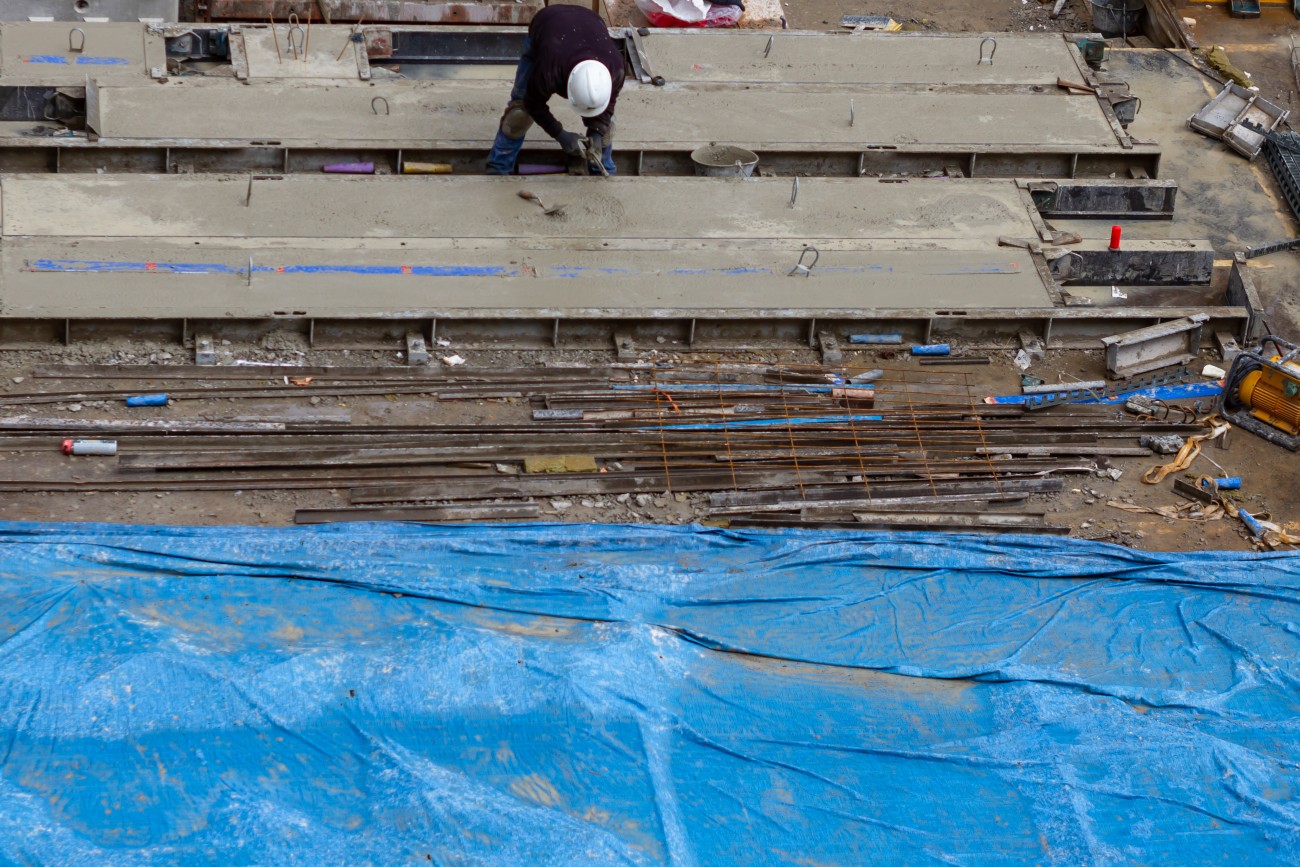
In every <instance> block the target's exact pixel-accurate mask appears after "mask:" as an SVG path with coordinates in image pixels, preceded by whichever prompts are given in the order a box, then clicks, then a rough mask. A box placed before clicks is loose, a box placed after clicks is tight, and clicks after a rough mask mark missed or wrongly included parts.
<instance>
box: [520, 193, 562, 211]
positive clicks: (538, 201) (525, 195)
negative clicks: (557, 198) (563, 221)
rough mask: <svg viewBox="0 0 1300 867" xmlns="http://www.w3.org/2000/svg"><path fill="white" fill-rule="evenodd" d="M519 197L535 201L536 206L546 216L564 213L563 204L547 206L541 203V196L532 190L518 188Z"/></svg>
mask: <svg viewBox="0 0 1300 867" xmlns="http://www.w3.org/2000/svg"><path fill="white" fill-rule="evenodd" d="M519 198H521V199H527V200H528V201H530V202H535V203H536V204H537V207H539V208H541V209H542V213H544V214H546V216H548V217H558V216H562V215H563V214H564V208H565V206H564V205H556V206H555V207H554V208H548V207H546V205H544V204H542V197H541V196H539V195H537V193H534V192H533V191H532V190H520V191H519Z"/></svg>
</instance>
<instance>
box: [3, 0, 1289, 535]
mask: <svg viewBox="0 0 1300 867" xmlns="http://www.w3.org/2000/svg"><path fill="white" fill-rule="evenodd" d="M1051 5H1052V4H1051V3H1050V2H1048V3H1040V2H1038V0H917V2H911V3H907V4H897V3H878V2H845V0H786V9H787V16H788V19H789V22H790V25H791V26H792V27H794V28H801V29H828V28H834V27H835V26H836V25H837V23H838V20H839V17H840V16H841V15H844V14H859V15H881V14H887V15H891V16H892V17H894V18H895V19H896V20H899V21H901V22H903V23H904V24H905V25H907V26H908V27H910V28H914V29H917V28H919V29H927V30H939V31H994V32H997V31H1008V30H1013V31H1028V30H1030V29H1031V28H1032V29H1033V30H1035V31H1037V30H1063V31H1086V30H1088V29H1090V24H1089V21H1088V14H1087V11H1086V4H1085V3H1084V2H1083V0H1070V2H1068V3H1067V4H1066V6H1065V10H1064V13H1063V15H1062V16H1061V18H1060V19H1058V20H1056V21H1052V20H1050V19H1049V17H1048V13H1049V12H1050V10H1051ZM1182 14H1184V15H1188V16H1189V17H1194V18H1195V19H1196V23H1195V25H1194V26H1193V30H1194V33H1195V35H1196V36H1197V38H1198V39H1200V40H1201V41H1202V43H1203V44H1206V45H1223V46H1224V47H1225V49H1226V50H1227V51H1228V53H1229V56H1230V57H1231V58H1232V60H1233V62H1234V63H1235V64H1236V65H1238V66H1239V67H1241V68H1242V69H1245V70H1247V71H1249V72H1251V73H1252V74H1253V76H1254V80H1255V81H1256V82H1257V84H1258V85H1259V86H1260V87H1261V92H1262V93H1263V94H1264V95H1265V96H1266V97H1268V98H1271V99H1275V100H1276V101H1278V102H1281V103H1283V104H1284V105H1287V106H1289V107H1291V108H1293V109H1296V108H1300V104H1298V102H1297V101H1298V100H1300V93H1298V92H1297V85H1296V82H1295V80H1294V78H1293V75H1292V69H1291V62H1290V45H1289V42H1288V38H1287V37H1288V35H1289V33H1291V32H1293V31H1294V30H1295V29H1296V23H1295V21H1294V20H1293V19H1292V18H1291V16H1290V15H1289V14H1287V13H1285V12H1283V11H1282V10H1276V9H1268V10H1266V12H1265V14H1264V16H1263V17H1262V18H1260V19H1258V20H1254V21H1238V20H1234V19H1232V18H1230V17H1229V16H1228V14H1227V12H1226V8H1225V7H1224V6H1221V5H1220V6H1216V7H1214V8H1207V7H1205V6H1204V5H1196V6H1191V7H1188V8H1187V9H1185V10H1182ZM1171 62H1177V61H1171ZM1212 87H1213V85H1212V84H1211V85H1207V88H1211V89H1212ZM1208 92H1210V90H1209V89H1207V93H1208ZM1197 98H1199V97H1197ZM1158 102H1159V101H1158V97H1157V99H1156V101H1155V102H1152V103H1150V105H1152V106H1153V108H1151V109H1149V110H1151V111H1153V112H1154V111H1157V109H1155V108H1154V106H1155V105H1157V104H1158ZM1165 110H1166V111H1168V112H1173V114H1174V115H1177V113H1178V112H1182V111H1184V107H1183V106H1181V105H1179V106H1175V107H1174V108H1166V109H1165ZM1181 117H1183V118H1185V114H1183V115H1181ZM1166 120H1168V118H1166ZM1175 120H1177V122H1179V123H1181V120H1178V119H1177V118H1175ZM1198 146H1199V143H1198ZM1203 147H1204V153H1201V152H1199V151H1194V152H1193V153H1192V156H1191V157H1190V158H1189V157H1184V158H1183V159H1184V162H1183V163H1181V164H1180V163H1178V162H1177V161H1170V163H1169V167H1170V169H1171V170H1172V171H1174V172H1175V175H1174V176H1175V178H1176V179H1177V180H1179V181H1180V184H1181V185H1185V186H1184V189H1183V191H1182V193H1181V195H1182V196H1184V197H1186V196H1191V197H1192V198H1193V200H1199V201H1200V203H1201V204H1202V206H1204V205H1205V203H1206V202H1207V201H1208V200H1211V199H1212V200H1213V205H1214V207H1212V208H1209V209H1208V210H1206V213H1209V214H1211V222H1214V221H1215V219H1216V218H1214V217H1213V214H1215V213H1222V214H1224V215H1225V216H1224V217H1223V219H1222V220H1221V221H1220V222H1221V225H1215V224H1211V225H1207V226H1204V227H1201V226H1196V227H1195V228H1194V230H1193V231H1194V232H1199V231H1201V230H1202V229H1203V230H1204V232H1205V234H1194V235H1192V236H1199V237H1209V238H1211V240H1213V241H1214V242H1215V245H1216V249H1219V248H1220V245H1221V243H1222V244H1223V245H1224V247H1223V250H1228V249H1234V247H1232V246H1229V245H1230V244H1231V243H1234V242H1240V241H1241V240H1243V238H1244V240H1245V242H1246V243H1258V242H1260V241H1264V240H1276V237H1274V236H1273V235H1274V234H1276V233H1278V232H1281V231H1283V229H1282V228H1281V227H1289V228H1288V229H1286V231H1289V232H1290V234H1291V235H1292V236H1293V235H1294V234H1295V232H1296V227H1295V225H1294V223H1293V222H1292V221H1291V218H1290V216H1289V215H1287V214H1285V206H1284V205H1283V204H1282V203H1281V201H1280V199H1278V198H1277V196H1276V189H1275V187H1270V184H1271V178H1269V177H1268V172H1267V170H1266V169H1264V170H1262V171H1261V170H1260V168H1259V166H1258V164H1256V165H1254V166H1250V165H1249V164H1244V163H1243V164H1244V165H1246V166H1247V170H1248V171H1249V172H1252V173H1253V176H1254V179H1255V181H1257V182H1258V183H1259V184H1260V185H1261V186H1263V187H1264V188H1265V189H1272V192H1273V195H1274V199H1275V207H1276V210H1277V214H1278V217H1277V219H1276V220H1274V221H1272V222H1271V224H1270V225H1263V224H1258V221H1256V223H1257V224H1251V223H1249V221H1247V220H1245V219H1244V218H1243V220H1242V221H1240V223H1241V225H1238V221H1234V220H1232V219H1231V218H1230V217H1231V215H1230V213H1228V212H1230V211H1231V209H1232V199H1231V189H1219V187H1225V186H1228V187H1231V186H1233V184H1224V183H1221V182H1217V181H1215V180H1214V179H1213V178H1201V177H1196V175H1197V174H1198V173H1199V171H1200V169H1199V167H1198V163H1196V162H1195V160H1196V159H1201V158H1208V159H1210V160H1211V161H1216V160H1220V159H1222V155H1221V154H1220V153H1219V150H1221V146H1220V145H1218V144H1217V143H1213V142H1209V141H1206V142H1204V144H1203ZM1216 148H1217V149H1218V150H1216ZM1213 164H1214V165H1218V163H1217V162H1214V163H1213ZM1199 165H1203V164H1199ZM1179 171H1181V172H1183V173H1184V174H1185V175H1186V177H1180V176H1178V175H1177V174H1176V173H1177V172H1179ZM1216 177H1217V176H1216ZM1243 177H1245V178H1246V182H1249V178H1250V176H1249V175H1244V176H1243ZM1234 183H1235V182H1234ZM1182 201H1184V199H1183V198H1180V203H1181V202H1182ZM1216 209H1217V210H1216ZM1103 228H1104V227H1103ZM1184 229H1186V226H1176V227H1175V230H1180V231H1181V230H1184ZM1098 231H1100V230H1098ZM1154 231H1161V230H1160V229H1159V227H1156V228H1155V229H1154ZM1257 234H1261V235H1262V237H1256V235H1257ZM1181 236H1183V237H1187V236H1188V235H1181ZM1235 248H1239V247H1235ZM1223 250H1221V252H1223ZM1225 255H1226V253H1225ZM1297 262H1300V256H1297V254H1281V255H1279V256H1277V257H1273V258H1272V259H1270V260H1259V262H1258V264H1257V265H1256V266H1253V267H1254V269H1255V272H1256V277H1257V281H1258V282H1259V283H1260V289H1261V292H1262V293H1264V295H1265V300H1266V302H1267V304H1266V306H1267V307H1268V316H1269V325H1270V326H1271V327H1272V328H1273V329H1275V330H1276V331H1277V332H1278V333H1281V334H1283V335H1287V334H1291V335H1297V334H1300V329H1297V327H1296V325H1297V321H1298V320H1300V316H1297V315H1296V311H1297V307H1296V305H1295V304H1293V303H1292V302H1291V296H1292V295H1293V292H1292V290H1291V287H1292V286H1294V285H1295V275H1296V274H1297V273H1300V266H1298V265H1297ZM453 349H455V348H454V347H453ZM664 349H665V351H666V352H668V353H669V354H671V351H672V347H665V348H664ZM221 351H222V352H223V353H224V354H225V355H224V358H223V362H224V363H229V362H231V361H233V360H235V359H236V358H238V359H244V360H248V361H259V362H275V363H281V364H306V365H331V364H334V365H355V366H364V365H380V364H398V363H400V355H398V354H395V353H367V352H353V353H340V352H329V353H326V352H313V351H310V350H308V349H306V347H304V346H301V345H299V344H298V343H296V342H295V339H293V338H284V339H282V340H279V341H274V340H273V341H270V342H266V343H264V344H262V345H256V346H227V347H222V350H221ZM463 354H464V355H465V357H466V358H467V360H468V363H469V364H471V365H476V366H506V365H508V366H523V365H529V364H538V363H542V362H543V361H550V362H552V363H554V362H561V363H563V362H569V363H576V362H584V361H585V362H604V361H610V360H612V358H611V355H612V354H608V355H607V354H599V353H598V354H592V353H546V354H538V353H503V352H474V351H469V350H466V351H464V353H463ZM994 356H995V363H994V364H993V365H991V366H989V367H986V368H974V369H972V372H971V376H972V377H973V379H974V380H975V381H976V382H978V383H979V385H980V387H982V388H984V389H986V390H987V393H989V394H1003V393H1014V392H1015V391H1017V390H1018V382H1019V376H1020V371H1019V370H1017V369H1015V368H1014V367H1013V366H1012V364H1011V362H1010V353H994ZM750 360H777V357H776V356H773V357H772V358H771V359H760V358H759V357H754V358H752V359H750ZM780 360H781V361H784V362H787V363H813V362H815V359H814V358H813V357H812V356H811V355H808V354H807V353H804V354H802V355H801V354H799V353H798V352H797V351H789V350H783V351H782V353H781V355H780ZM877 360H878V359H877V358H876V357H875V355H874V354H873V353H847V354H846V364H849V365H857V366H863V367H870V366H872V365H873V364H874V363H875V362H876V361H877ZM1203 360H1204V361H1207V362H1217V361H1218V359H1217V357H1216V356H1215V355H1214V353H1211V352H1207V353H1205V355H1204V358H1203ZM58 361H65V362H67V363H133V364H142V363H146V362H148V363H153V364H183V363H189V361H190V359H189V353H187V352H186V351H184V350H182V349H181V348H180V347H175V346H173V347H160V346H150V345H147V344H136V345H123V344H113V345H93V344H87V345H80V346H75V347H71V348H69V349H67V350H49V351H42V352H40V353H31V352H21V353H3V352H0V394H3V393H4V392H14V391H26V390H30V389H31V388H32V387H33V385H35V383H34V382H33V381H32V379H31V373H32V366H33V365H34V364H37V363H49V362H58ZM895 363H897V362H895ZM1032 372H1033V373H1034V374H1036V375H1038V376H1040V377H1042V378H1044V379H1047V380H1048V381H1069V380H1070V379H1071V378H1075V379H1093V378H1100V376H1101V375H1102V373H1103V363H1102V358H1101V354H1100V352H1070V353H1061V352H1057V353H1051V354H1049V355H1048V357H1047V359H1046V360H1045V361H1044V363H1043V364H1041V365H1040V366H1037V367H1035V368H1034V369H1033V371H1032ZM105 385H106V386H107V385H109V384H105ZM522 411H523V407H522V405H518V406H512V405H508V404H507V405H502V404H496V403H492V402H487V403H480V404H459V403H457V404H454V405H452V406H448V405H447V404H446V403H443V404H439V403H438V402H437V401H436V400H430V399H428V398H420V397H410V396H401V397H399V398H398V399H397V400H390V399H385V398H383V397H378V398H369V397H367V398H352V399H348V400H324V401H322V400H321V399H319V398H317V399H316V401H315V402H312V399H311V397H310V395H309V394H304V395H303V396H302V397H301V398H300V399H289V400H262V401H255V400H244V401H230V400H220V401H211V400H207V401H197V400H196V401H186V402H183V403H180V404H177V405H174V406H172V407H169V408H162V409H142V410H133V411H132V416H131V417H133V418H141V417H171V418H175V417H180V416H184V417H200V418H210V419H222V420H229V419H234V418H263V419H267V418H275V419H284V418H297V419H302V418H307V417H319V416H321V415H322V414H327V415H329V416H331V417H337V418H348V419H351V420H352V421H353V422H355V423H362V422H397V423H402V422H407V423H415V422H430V423H457V422H468V421H473V420H493V421H497V420H502V419H504V418H508V417H513V415H515V414H518V413H521V412H522ZM13 413H14V411H13V410H12V409H0V414H3V415H12V414H13ZM41 414H48V415H59V416H64V417H69V416H68V414H75V417H77V418H108V417H121V416H122V414H123V410H122V408H121V407H120V406H116V405H108V404H93V403H85V404H84V405H81V404H76V405H69V406H57V405H55V406H50V405H46V406H44V407H43V408H42V413H41ZM57 446H58V444H57V442H54V441H51V442H46V443H39V444H28V445H25V446H23V447H21V448H14V449H10V450H7V451H0V474H3V477H4V478H18V477H30V476H33V475H38V476H42V477H46V478H69V477H72V476H77V477H82V478H93V477H94V475H95V473H96V472H97V470H96V469H95V465H94V464H93V463H91V462H92V461H94V460H95V459H79V460H80V463H78V464H75V465H73V464H70V460H72V459H69V458H65V457H64V456H63V455H61V454H60V453H59V452H58V448H57ZM1228 446H1229V447H1228V448H1227V449H1226V450H1225V449H1219V448H1211V449H1207V450H1206V451H1205V452H1204V458H1202V459H1201V460H1200V461H1199V462H1198V463H1197V464H1196V465H1195V466H1194V468H1193V469H1194V470H1195V471H1196V472H1210V471H1211V470H1212V469H1214V468H1218V469H1220V470H1221V471H1222V474H1223V475H1239V476H1242V477H1243V478H1244V479H1246V480H1247V485H1246V490H1245V491H1243V493H1242V496H1241V498H1240V503H1241V504H1242V505H1243V506H1244V507H1245V508H1247V509H1248V510H1250V511H1252V512H1254V513H1259V514H1264V515H1268V516H1271V517H1272V518H1273V520H1275V521H1277V522H1278V523H1280V524H1283V525H1284V526H1288V527H1290V528H1292V529H1295V528H1296V526H1297V525H1296V524H1295V523H1294V522H1295V521H1297V520H1300V497H1297V496H1296V491H1297V490H1300V467H1298V466H1297V465H1298V464H1300V460H1298V459H1297V457H1296V455H1294V454H1291V453H1288V452H1285V451H1284V450H1282V449H1280V448H1278V447H1276V446H1272V445H1270V444H1268V443H1265V442H1264V441H1262V440H1259V439H1257V438H1255V437H1253V436H1251V435H1249V434H1247V433H1245V432H1244V431H1234V432H1233V433H1232V435H1231V436H1230V438H1229V441H1228ZM1158 462H1159V461H1158V460H1156V459H1154V458H1152V459H1136V458H1134V459H1121V460H1115V461H1113V466H1114V468H1116V469H1119V470H1120V471H1121V473H1120V476H1119V478H1118V479H1114V478H1112V474H1109V473H1098V474H1095V475H1088V476H1071V477H1069V481H1068V482H1067V485H1066V490H1065V492H1064V493H1062V494H1060V495H1053V496H1050V497H1036V498H1035V500H1036V501H1037V502H1035V503H1033V504H1032V505H1033V506H1034V507H1037V508H1041V509H1043V510H1045V511H1046V512H1047V513H1048V516H1049V519H1050V520H1051V522H1052V523H1054V524H1059V525H1063V526H1068V527H1070V528H1072V535H1074V536H1076V537H1080V538H1090V539H1099V540H1103V541H1111V542H1118V543H1122V544H1128V545H1132V546H1134V547H1139V548H1145V549H1150V550H1175V549H1178V550H1195V549H1238V550H1245V549H1248V548H1250V547H1251V542H1250V540H1249V539H1248V537H1247V534H1246V533H1245V531H1244V530H1243V528H1242V526H1241V524H1240V522H1238V521H1235V520H1228V519H1223V520H1196V519H1192V518H1167V517H1163V516H1160V515H1153V514H1138V513H1133V512H1129V511H1123V510H1121V509H1119V508H1115V507H1112V506H1108V505H1106V504H1107V503H1108V502H1118V503H1128V504H1130V505H1133V506H1138V507H1142V506H1147V507H1153V508H1159V507H1167V506H1169V505H1171V504H1177V503H1178V502H1180V501H1179V500H1178V499H1177V498H1176V497H1175V496H1174V495H1173V494H1172V493H1171V491H1170V490H1169V483H1168V481H1166V482H1165V483H1163V484H1161V485H1157V486H1152V485H1144V484H1143V483H1142V482H1141V480H1140V476H1141V474H1142V472H1143V471H1145V470H1146V469H1147V468H1149V467H1151V466H1153V465H1154V464H1156V463H1158ZM346 496H347V494H346V491H343V490H340V491H306V492H285V491H239V492H233V491H232V492H199V493H194V492H186V493H159V494H155V493H128V494H112V493H49V494H41V493H32V494H0V519H8V520H73V521H76V520H96V521H122V522H137V523H173V524H223V523H232V522H233V523H250V524H286V523H292V520H293V512H294V510H295V509H297V508H304V507H330V506H342V505H346V504H347V503H346ZM702 507H703V498H701V497H699V496H696V495H689V496H685V497H670V496H663V495H662V493H660V494H654V495H647V496H644V497H641V498H625V499H615V498H609V497H590V498H572V499H566V500H562V501H552V502H547V503H544V504H543V517H544V518H549V519H554V520H566V521H571V520H577V521H621V522H647V521H648V522H668V523H680V522H686V521H691V520H698V519H699V518H700V517H701V515H702V514H703V508H702Z"/></svg>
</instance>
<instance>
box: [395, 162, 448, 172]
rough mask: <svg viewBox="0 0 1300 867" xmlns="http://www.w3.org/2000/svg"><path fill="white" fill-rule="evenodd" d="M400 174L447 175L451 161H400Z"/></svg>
mask: <svg viewBox="0 0 1300 867" xmlns="http://www.w3.org/2000/svg"><path fill="white" fill-rule="evenodd" d="M402 174H404V175H449V174H451V163H415V162H404V163H402Z"/></svg>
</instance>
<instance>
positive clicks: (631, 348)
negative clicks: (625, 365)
mask: <svg viewBox="0 0 1300 867" xmlns="http://www.w3.org/2000/svg"><path fill="white" fill-rule="evenodd" d="M614 352H615V353H616V354H617V356H618V360H619V361H635V360H636V341H635V340H633V339H632V332H631V331H615V332H614Z"/></svg>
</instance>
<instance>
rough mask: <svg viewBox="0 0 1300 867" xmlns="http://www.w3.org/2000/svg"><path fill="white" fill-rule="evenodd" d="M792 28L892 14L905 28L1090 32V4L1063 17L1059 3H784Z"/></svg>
mask: <svg viewBox="0 0 1300 867" xmlns="http://www.w3.org/2000/svg"><path fill="white" fill-rule="evenodd" d="M782 2H783V3H784V5H785V14H786V20H787V21H788V22H789V24H790V28H791V29H793V30H823V29H826V28H827V27H835V26H837V25H838V24H839V20H840V17H841V16H844V15H888V16H889V17H891V18H893V19H894V20H895V21H897V22H899V23H900V24H902V25H904V27H910V28H913V29H915V28H920V29H925V30H942V31H950V32H959V31H968V32H989V33H994V32H1002V31H1015V32H1020V31H1026V32H1027V31H1030V30H1031V29H1032V31H1033V32H1038V31H1043V30H1053V31H1063V32H1078V31H1086V30H1088V29H1090V27H1091V22H1090V19H1089V16H1088V11H1087V5H1088V4H1087V2H1086V0H1068V2H1067V3H1066V4H1065V8H1064V9H1062V10H1061V15H1060V16H1059V17H1058V18H1056V19H1055V20H1053V19H1052V18H1051V11H1052V7H1053V6H1054V5H1055V3H1054V0H1048V2H1041V0H918V2H906V3H900V2H898V0H894V2H876V0H857V2H855V0H782Z"/></svg>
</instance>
